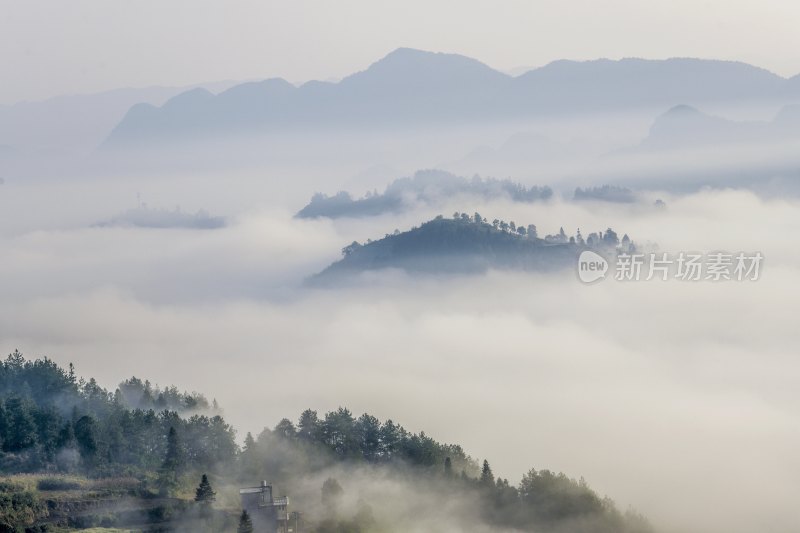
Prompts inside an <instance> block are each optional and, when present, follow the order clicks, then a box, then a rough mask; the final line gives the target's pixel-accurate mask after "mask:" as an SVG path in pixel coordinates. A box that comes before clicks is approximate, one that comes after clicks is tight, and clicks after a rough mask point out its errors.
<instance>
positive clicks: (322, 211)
mask: <svg viewBox="0 0 800 533" xmlns="http://www.w3.org/2000/svg"><path fill="white" fill-rule="evenodd" d="M456 196H472V197H475V198H480V199H482V200H484V201H488V200H496V199H498V198H504V199H508V200H511V201H512V202H523V203H531V202H537V201H544V200H548V199H549V198H550V197H552V196H553V191H552V189H550V187H547V186H544V187H539V186H535V185H534V186H531V187H525V186H524V185H522V184H520V183H516V182H514V181H511V180H510V179H503V180H500V179H496V178H487V179H483V178H481V177H480V176H478V175H475V176H473V177H472V179H467V178H465V177H462V176H456V175H455V174H451V173H450V172H445V171H443V170H436V169H428V170H418V171H417V172H416V173H414V175H413V176H411V177H406V178H399V179H396V180H394V181H393V182H391V183H390V184H389V185H388V186H387V187H386V190H385V191H384V192H383V193H379V192H378V191H377V190H375V191H372V192H368V193H367V194H366V195H364V196H363V197H362V198H356V199H353V197H352V196H351V195H350V193H348V192H345V191H340V192H338V193H337V194H335V195H333V196H327V195H325V194H322V193H316V194H315V195H314V196H312V197H311V201H310V202H309V203H308V205H306V206H305V207H304V208H303V209H301V210H300V211H299V212H298V213H297V215H296V216H297V217H298V218H319V217H326V218H340V217H367V216H377V215H381V214H383V213H399V212H403V211H407V210H409V209H412V208H413V207H415V206H416V205H417V204H422V205H437V204H440V203H441V202H443V201H445V200H448V199H452V198H453V197H456Z"/></svg>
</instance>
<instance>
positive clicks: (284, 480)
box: [0, 352, 651, 533]
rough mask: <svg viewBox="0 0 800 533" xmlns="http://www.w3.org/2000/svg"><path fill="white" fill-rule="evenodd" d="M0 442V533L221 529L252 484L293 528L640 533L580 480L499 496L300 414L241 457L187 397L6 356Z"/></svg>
mask: <svg viewBox="0 0 800 533" xmlns="http://www.w3.org/2000/svg"><path fill="white" fill-rule="evenodd" d="M0 435H2V443H1V444H0V475H2V476H5V477H0V516H2V519H1V520H0V531H2V532H6V531H9V532H10V531H13V532H17V531H19V532H22V531H26V532H27V531H49V530H52V528H53V527H55V526H59V527H68V528H69V529H68V530H80V529H83V528H84V527H90V526H92V525H98V524H103V525H113V526H119V527H134V526H135V527H136V528H137V529H139V530H144V531H197V530H198V529H205V528H209V527H211V528H213V529H214V530H215V531H234V530H235V529H236V523H237V521H238V519H239V517H240V513H241V511H240V508H239V507H238V506H239V501H238V488H239V487H244V486H249V485H252V484H253V483H255V482H257V481H258V480H261V479H269V480H270V481H271V482H272V483H273V484H275V485H276V486H277V487H279V488H280V490H281V491H285V492H286V493H287V494H291V496H292V502H293V508H296V509H299V510H301V511H303V517H304V518H303V523H304V529H303V531H311V532H320V533H321V532H342V533H344V532H376V533H377V532H384V531H387V532H388V531H408V530H411V529H415V530H429V529H427V528H429V527H433V524H438V525H439V526H442V525H443V526H444V527H446V530H453V531H493V530H498V529H508V530H516V531H538V532H567V531H569V532H571V533H575V532H586V533H611V532H614V533H620V532H623V533H625V532H629V533H647V532H649V531H651V528H650V526H649V525H648V524H647V522H646V521H645V520H644V519H643V518H642V517H641V516H639V515H637V514H636V513H631V512H628V513H621V512H620V511H618V510H617V508H616V506H615V505H614V504H613V502H612V501H611V500H609V499H607V498H602V497H600V496H598V495H597V494H596V493H595V492H594V491H593V490H591V489H590V488H589V487H588V486H587V485H586V484H585V483H584V482H583V481H582V480H581V481H575V480H572V479H570V478H568V477H567V476H565V475H563V474H556V473H554V472H551V471H549V470H534V469H532V470H530V471H529V472H527V473H526V474H525V475H524V476H523V477H522V480H521V482H520V483H519V484H518V485H513V484H511V483H509V481H508V480H506V479H500V478H495V476H494V474H493V473H492V470H491V466H490V464H489V462H488V461H483V464H482V466H481V465H480V464H479V463H478V462H477V461H476V460H474V459H473V458H471V457H470V456H469V455H467V454H466V452H465V451H464V450H463V448H462V447H461V446H458V445H454V444H443V443H439V442H437V441H435V440H434V439H432V438H430V437H429V436H427V435H426V434H425V433H424V432H421V433H412V432H409V431H407V430H406V429H404V428H403V427H402V426H400V425H398V424H396V423H395V422H393V421H391V420H386V421H380V420H378V419H377V418H375V417H373V416H370V415H369V414H363V415H361V416H358V417H357V416H355V415H353V414H352V413H351V412H350V411H349V410H348V409H345V408H339V409H337V410H335V411H332V412H329V413H326V414H324V415H322V416H320V415H318V413H317V412H316V411H312V410H306V411H304V412H303V413H302V414H301V415H300V417H299V419H298V421H297V423H296V424H295V423H293V422H291V421H290V420H288V419H284V420H281V421H280V422H279V423H278V424H277V425H276V427H275V428H274V429H264V430H263V431H262V432H261V433H260V434H259V435H258V436H257V437H253V436H252V435H251V434H249V433H248V434H247V436H246V437H245V439H244V446H243V447H240V446H239V445H238V444H237V442H236V441H235V439H234V437H235V431H234V429H233V428H232V427H230V426H229V425H228V424H227V423H226V422H225V421H224V419H223V418H222V416H221V415H220V414H219V412H218V408H217V407H216V406H215V405H209V403H208V401H207V400H205V398H204V397H203V396H202V395H199V394H196V393H180V392H178V390H177V389H175V388H174V387H166V388H163V389H161V388H158V387H153V386H152V385H151V384H150V383H149V382H147V381H144V382H143V381H141V380H139V379H137V378H132V379H129V380H126V381H124V382H123V383H121V384H120V386H119V387H118V388H117V389H116V390H114V392H110V391H108V390H106V389H103V388H102V387H100V386H99V385H98V384H97V383H96V382H95V381H94V380H93V379H90V380H88V381H86V380H83V379H79V378H77V377H76V375H75V372H74V369H73V368H72V366H71V365H70V367H69V369H64V368H61V367H59V366H58V365H57V364H55V363H54V362H53V361H51V360H49V359H39V360H34V361H30V360H26V359H25V358H24V357H23V356H22V354H20V353H19V352H14V353H13V354H11V355H9V356H8V358H7V359H6V360H5V361H3V362H2V363H0ZM22 473H24V474H26V476H19V474H22ZM14 474H17V475H16V476H15V475H14ZM201 474H202V475H201ZM201 477H202V481H201V482H200V485H199V486H198V485H197V482H198V480H200V478H201ZM48 528H50V529H48Z"/></svg>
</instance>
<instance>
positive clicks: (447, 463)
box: [444, 457, 453, 477]
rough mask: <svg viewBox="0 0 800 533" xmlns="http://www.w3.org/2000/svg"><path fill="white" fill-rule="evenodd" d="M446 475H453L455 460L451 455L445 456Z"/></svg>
mask: <svg viewBox="0 0 800 533" xmlns="http://www.w3.org/2000/svg"><path fill="white" fill-rule="evenodd" d="M444 475H445V476H447V477H452V476H453V462H452V461H451V460H450V458H449V457H445V459H444Z"/></svg>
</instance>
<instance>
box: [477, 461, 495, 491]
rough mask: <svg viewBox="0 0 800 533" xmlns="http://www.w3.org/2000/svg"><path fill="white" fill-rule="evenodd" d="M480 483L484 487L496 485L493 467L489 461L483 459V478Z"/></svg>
mask: <svg viewBox="0 0 800 533" xmlns="http://www.w3.org/2000/svg"><path fill="white" fill-rule="evenodd" d="M480 483H481V485H482V486H484V487H492V486H494V474H493V473H492V467H491V466H489V461H487V460H485V459H484V461H483V468H482V469H481V480H480Z"/></svg>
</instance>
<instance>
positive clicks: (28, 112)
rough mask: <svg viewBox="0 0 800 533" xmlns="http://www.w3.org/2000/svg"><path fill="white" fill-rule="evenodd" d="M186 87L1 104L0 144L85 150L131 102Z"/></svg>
mask: <svg viewBox="0 0 800 533" xmlns="http://www.w3.org/2000/svg"><path fill="white" fill-rule="evenodd" d="M238 83H239V82H232V81H228V82H214V83H210V84H207V86H208V87H210V88H213V89H215V90H217V89H219V90H221V89H223V88H227V87H230V86H231V85H234V84H238ZM186 90H187V87H144V88H125V89H114V90H110V91H105V92H100V93H94V94H76V95H64V96H56V97H53V98H48V99H47V100H41V101H31V102H20V103H17V104H13V105H0V144H8V145H11V146H14V147H15V148H16V149H18V150H20V151H23V152H31V151H32V152H34V153H35V154H51V153H52V152H54V151H64V150H70V149H71V150H75V149H77V150H81V151H85V153H89V152H90V151H91V150H94V149H95V148H96V147H97V145H98V144H99V143H101V142H103V140H104V139H105V138H106V137H107V136H108V132H109V131H111V130H112V129H113V128H114V126H116V125H117V124H118V123H119V122H120V120H122V119H123V118H124V117H125V115H126V113H127V112H128V111H129V110H130V109H131V106H133V105H135V104H137V103H149V104H153V105H154V106H155V105H161V104H164V103H165V102H166V101H167V100H169V99H170V98H173V97H177V95H180V94H181V93H184V92H185V91H186Z"/></svg>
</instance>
